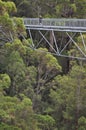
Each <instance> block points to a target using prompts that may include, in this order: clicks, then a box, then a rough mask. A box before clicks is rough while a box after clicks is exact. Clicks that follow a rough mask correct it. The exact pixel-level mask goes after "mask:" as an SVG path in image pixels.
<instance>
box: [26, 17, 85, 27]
mask: <svg viewBox="0 0 86 130" xmlns="http://www.w3.org/2000/svg"><path fill="white" fill-rule="evenodd" d="M24 25H25V26H27V25H30V26H32V25H35V26H37V25H43V26H62V27H82V28H83V27H86V19H55V18H54V19H53V18H51V19H50V18H45V19H44V18H43V19H42V20H41V23H40V22H39V18H24Z"/></svg>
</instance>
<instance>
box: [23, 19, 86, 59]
mask: <svg viewBox="0 0 86 130" xmlns="http://www.w3.org/2000/svg"><path fill="white" fill-rule="evenodd" d="M24 25H25V27H26V29H27V30H28V34H29V37H30V39H31V41H32V48H33V49H37V48H38V47H41V46H42V44H44V43H46V44H47V45H48V46H49V51H50V53H52V54H53V55H56V56H61V57H68V58H76V59H82V60H86V41H85V39H86V38H85V33H86V19H53V18H51V19H49V18H46V19H44V18H43V19H39V18H24ZM33 33H34V35H33ZM77 37H79V39H80V41H78V40H77ZM37 38H38V39H37ZM35 41H36V45H35ZM50 48H51V49H50ZM71 50H72V51H71ZM70 52H71V53H70ZM77 56H78V57H77Z"/></svg>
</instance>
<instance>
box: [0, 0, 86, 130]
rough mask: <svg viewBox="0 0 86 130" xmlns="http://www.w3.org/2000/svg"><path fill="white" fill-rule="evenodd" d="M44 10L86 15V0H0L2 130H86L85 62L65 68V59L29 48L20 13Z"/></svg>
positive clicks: (53, 13)
mask: <svg viewBox="0 0 86 130" xmlns="http://www.w3.org/2000/svg"><path fill="white" fill-rule="evenodd" d="M40 14H41V15H42V16H43V17H45V18H46V17H50V18H53V17H54V18H59V17H61V18H62V17H64V18H73V17H74V18H86V0H76V1H75V0H47V1H46V0H41V1H40V0H35V1H34V0H0V130H86V61H81V60H74V59H71V60H69V66H68V67H69V69H68V71H66V73H65V71H64V69H65V68H63V66H64V64H65V62H67V60H65V59H64V60H63V59H61V58H59V57H55V56H53V55H52V54H51V53H49V50H48V49H49V48H47V47H46V46H45V45H44V46H43V47H39V48H38V49H36V50H33V49H32V48H31V47H30V45H31V42H32V41H31V39H30V38H29V37H28V36H27V32H26V29H25V27H24V24H23V20H22V17H38V16H39V15H40ZM20 34H21V35H20ZM83 36H84V38H85V39H86V35H85V34H84V35H83ZM76 41H77V42H78V43H79V44H80V43H81V40H80V37H78V36H77V38H76ZM85 41H86V40H85ZM71 51H73V53H74V54H75V55H76V56H77V55H78V53H77V51H76V48H72V50H70V53H71ZM62 60H63V61H64V62H62Z"/></svg>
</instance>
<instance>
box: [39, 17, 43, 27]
mask: <svg viewBox="0 0 86 130" xmlns="http://www.w3.org/2000/svg"><path fill="white" fill-rule="evenodd" d="M39 24H40V25H42V16H41V15H40V16H39Z"/></svg>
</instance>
